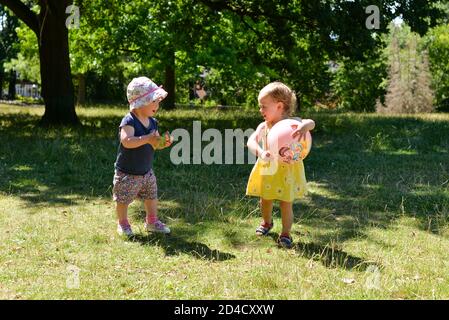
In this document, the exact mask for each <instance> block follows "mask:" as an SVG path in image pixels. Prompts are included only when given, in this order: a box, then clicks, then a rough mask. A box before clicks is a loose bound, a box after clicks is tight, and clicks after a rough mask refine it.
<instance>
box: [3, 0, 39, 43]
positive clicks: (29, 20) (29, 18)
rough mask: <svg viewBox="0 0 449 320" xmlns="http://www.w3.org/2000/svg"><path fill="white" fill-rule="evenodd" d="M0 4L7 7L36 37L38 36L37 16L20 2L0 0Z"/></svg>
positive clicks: (16, 0) (17, 0)
mask: <svg viewBox="0 0 449 320" xmlns="http://www.w3.org/2000/svg"><path fill="white" fill-rule="evenodd" d="M0 4H1V5H4V6H6V7H8V8H9V9H10V10H11V11H12V12H14V14H15V15H16V16H17V17H18V18H19V19H20V20H22V21H23V22H24V23H25V24H26V25H27V26H28V27H29V28H30V29H31V30H33V31H34V33H36V34H37V35H38V34H39V22H38V20H37V15H36V14H35V13H34V12H33V11H31V9H30V8H29V7H28V6H27V5H26V4H24V3H23V2H22V1H20V0H0Z"/></svg>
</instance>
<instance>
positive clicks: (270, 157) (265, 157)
mask: <svg viewBox="0 0 449 320" xmlns="http://www.w3.org/2000/svg"><path fill="white" fill-rule="evenodd" d="M260 158H261V159H262V160H264V161H271V160H273V155H272V154H271V153H270V151H264V152H262V153H261V155H260Z"/></svg>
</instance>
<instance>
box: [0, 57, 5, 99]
mask: <svg viewBox="0 0 449 320" xmlns="http://www.w3.org/2000/svg"><path fill="white" fill-rule="evenodd" d="M0 63H1V64H2V65H1V66H0V100H2V99H3V82H4V81H5V70H3V62H1V61H0Z"/></svg>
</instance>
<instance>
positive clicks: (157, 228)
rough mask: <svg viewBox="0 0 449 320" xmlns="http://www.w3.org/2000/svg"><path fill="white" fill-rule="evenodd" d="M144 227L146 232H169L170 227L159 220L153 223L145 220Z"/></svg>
mask: <svg viewBox="0 0 449 320" xmlns="http://www.w3.org/2000/svg"><path fill="white" fill-rule="evenodd" d="M144 227H145V230H147V231H148V232H159V233H170V228H169V227H167V226H166V225H165V224H164V223H162V222H161V221H160V220H157V221H156V222H155V223H147V222H145V225H144Z"/></svg>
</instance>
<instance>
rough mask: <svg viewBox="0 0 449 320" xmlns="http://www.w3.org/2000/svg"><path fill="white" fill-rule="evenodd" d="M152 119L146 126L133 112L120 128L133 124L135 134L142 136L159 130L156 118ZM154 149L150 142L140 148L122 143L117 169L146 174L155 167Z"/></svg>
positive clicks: (119, 148) (134, 173)
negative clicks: (129, 146)
mask: <svg viewBox="0 0 449 320" xmlns="http://www.w3.org/2000/svg"><path fill="white" fill-rule="evenodd" d="M149 119H150V126H149V127H148V128H146V127H145V126H144V125H143V124H142V123H141V122H140V121H139V119H137V117H136V116H135V115H134V114H133V113H132V112H130V113H128V114H127V115H126V116H125V117H124V118H123V119H122V122H121V123H120V127H119V128H120V129H121V128H122V127H124V126H131V127H133V128H134V136H136V137H140V136H143V135H147V134H149V133H151V132H152V131H155V130H157V121H156V119H154V118H151V117H150V118H149ZM120 129H119V141H120ZM153 159H154V149H153V146H152V145H150V144H148V143H147V144H144V145H143V146H140V147H138V148H132V149H128V148H125V147H124V146H123V145H122V144H121V143H120V144H119V147H118V152H117V160H116V161H115V169H118V170H120V171H122V172H124V173H127V174H133V175H145V174H146V173H147V172H149V171H150V170H151V169H152V168H153Z"/></svg>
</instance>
